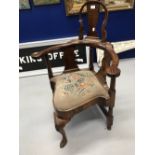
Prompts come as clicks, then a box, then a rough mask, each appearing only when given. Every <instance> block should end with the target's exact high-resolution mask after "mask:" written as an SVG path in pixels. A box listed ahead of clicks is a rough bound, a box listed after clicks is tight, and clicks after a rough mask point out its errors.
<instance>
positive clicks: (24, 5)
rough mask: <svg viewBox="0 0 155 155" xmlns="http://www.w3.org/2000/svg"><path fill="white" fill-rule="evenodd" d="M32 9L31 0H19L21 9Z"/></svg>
mask: <svg viewBox="0 0 155 155" xmlns="http://www.w3.org/2000/svg"><path fill="white" fill-rule="evenodd" d="M25 9H30V2H29V0H19V10H25Z"/></svg>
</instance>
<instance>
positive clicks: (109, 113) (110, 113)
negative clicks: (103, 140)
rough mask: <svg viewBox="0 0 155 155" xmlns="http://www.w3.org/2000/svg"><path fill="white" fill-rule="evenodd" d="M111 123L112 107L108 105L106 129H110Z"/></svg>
mask: <svg viewBox="0 0 155 155" xmlns="http://www.w3.org/2000/svg"><path fill="white" fill-rule="evenodd" d="M112 125H113V107H109V110H108V113H107V129H108V130H111V127H112Z"/></svg>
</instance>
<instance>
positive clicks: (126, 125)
mask: <svg viewBox="0 0 155 155" xmlns="http://www.w3.org/2000/svg"><path fill="white" fill-rule="evenodd" d="M120 68H121V71H122V73H121V76H120V77H119V78H118V79H117V97H116V106H115V110H114V125H113V128H112V130H111V131H107V129H106V125H105V118H104V116H103V115H102V114H101V113H100V111H99V109H98V108H97V107H96V106H94V107H91V108H89V109H87V110H85V111H83V112H81V113H80V114H78V115H76V116H75V117H74V118H73V119H72V121H71V122H70V123H69V124H68V125H67V126H66V128H65V129H66V133H67V137H68V144H67V145H66V147H65V148H63V149H60V148H59V143H60V140H61V135H60V134H59V133H58V132H56V131H55V128H54V122H53V106H52V102H51V101H52V97H51V95H52V94H51V90H50V87H49V83H48V78H47V75H42V76H34V77H27V78H21V79H20V88H19V91H20V93H19V95H20V120H19V122H20V155H104V154H105V155H134V107H135V105H134V103H135V102H134V95H135V93H134V81H135V79H134V76H135V72H134V70H135V60H134V59H129V60H121V61H120Z"/></svg>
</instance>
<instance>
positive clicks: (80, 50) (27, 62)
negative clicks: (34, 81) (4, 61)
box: [19, 46, 86, 72]
mask: <svg viewBox="0 0 155 155" xmlns="http://www.w3.org/2000/svg"><path fill="white" fill-rule="evenodd" d="M47 47H49V46H43V47H32V48H25V49H20V50H19V72H27V71H34V70H40V69H45V68H46V66H45V62H44V59H42V58H40V59H37V60H36V59H33V58H32V57H31V54H32V53H33V52H36V51H40V50H43V49H45V48H47ZM74 53H75V57H76V61H77V62H78V64H83V63H86V47H85V46H77V47H76V49H75V51H74ZM48 56H49V60H50V63H51V65H52V67H61V66H64V64H63V56H64V52H62V51H55V52H54V53H49V54H48Z"/></svg>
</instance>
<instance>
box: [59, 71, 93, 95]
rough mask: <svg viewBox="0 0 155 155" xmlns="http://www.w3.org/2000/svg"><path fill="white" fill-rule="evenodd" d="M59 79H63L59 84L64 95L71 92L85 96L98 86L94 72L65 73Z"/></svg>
mask: <svg viewBox="0 0 155 155" xmlns="http://www.w3.org/2000/svg"><path fill="white" fill-rule="evenodd" d="M59 80H60V81H63V82H62V83H63V84H62V85H60V86H59V88H61V90H62V95H63V96H67V95H71V94H72V95H75V96H77V95H80V96H84V95H86V94H87V93H89V92H90V91H91V90H92V88H95V87H96V85H95V83H94V74H93V73H92V72H87V71H83V72H76V73H75V72H74V73H69V74H64V75H62V76H61V78H60V79H59Z"/></svg>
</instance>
